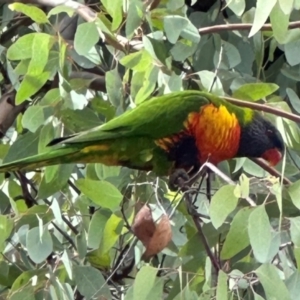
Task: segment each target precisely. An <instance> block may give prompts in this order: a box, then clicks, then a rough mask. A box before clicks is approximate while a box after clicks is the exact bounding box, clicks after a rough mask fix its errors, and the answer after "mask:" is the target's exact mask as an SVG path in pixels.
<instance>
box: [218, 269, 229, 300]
mask: <svg viewBox="0 0 300 300" xmlns="http://www.w3.org/2000/svg"><path fill="white" fill-rule="evenodd" d="M227 299H228V297H227V275H226V274H225V273H224V272H223V271H222V270H220V271H219V275H218V283H217V296H216V300H227Z"/></svg>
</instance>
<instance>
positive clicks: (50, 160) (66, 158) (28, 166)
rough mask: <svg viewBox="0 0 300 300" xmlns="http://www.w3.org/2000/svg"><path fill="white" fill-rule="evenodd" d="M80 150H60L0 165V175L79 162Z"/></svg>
mask: <svg viewBox="0 0 300 300" xmlns="http://www.w3.org/2000/svg"><path fill="white" fill-rule="evenodd" d="M79 156H81V155H80V150H79V149H77V148H75V147H74V148H69V147H68V148H62V149H56V150H52V151H51V152H46V153H42V154H37V155H34V156H30V157H26V158H22V159H19V160H15V161H13V162H11V163H9V162H8V163H5V164H3V165H0V173H4V172H13V171H20V170H26V171H33V170H35V169H38V168H41V167H45V166H52V165H57V164H64V163H72V162H76V161H77V162H78V161H79V158H80V157H79Z"/></svg>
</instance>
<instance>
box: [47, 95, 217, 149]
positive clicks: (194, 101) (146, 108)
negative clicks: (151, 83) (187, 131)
mask: <svg viewBox="0 0 300 300" xmlns="http://www.w3.org/2000/svg"><path fill="white" fill-rule="evenodd" d="M210 97H212V96H211V95H210V94H208V93H204V92H198V91H184V92H178V93H172V94H168V95H164V96H161V97H156V98H153V99H151V100H149V101H145V102H143V103H142V104H141V105H139V106H137V107H136V108H135V109H133V110H131V111H128V112H126V113H124V114H123V115H121V116H119V117H117V118H115V119H112V120H111V121H109V122H108V123H106V124H104V125H101V126H98V127H96V128H94V129H92V130H88V131H84V132H82V133H79V134H75V135H73V136H71V137H67V138H66V139H64V138H62V139H57V143H62V144H77V143H93V142H95V141H102V140H108V139H116V138H120V137H123V138H124V137H139V136H143V137H149V138H152V139H159V138H162V137H166V136H170V135H172V134H174V133H178V132H180V131H181V130H182V129H183V123H184V121H185V120H186V118H187V115H188V114H189V113H190V112H198V111H199V110H200V108H201V106H203V105H205V104H208V103H209V102H210ZM57 143H56V142H55V141H54V142H53V143H51V145H54V144H57Z"/></svg>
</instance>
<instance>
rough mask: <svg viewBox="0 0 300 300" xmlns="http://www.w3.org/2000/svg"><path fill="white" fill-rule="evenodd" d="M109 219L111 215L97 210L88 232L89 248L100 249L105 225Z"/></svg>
mask: <svg viewBox="0 0 300 300" xmlns="http://www.w3.org/2000/svg"><path fill="white" fill-rule="evenodd" d="M108 219H109V215H108V214H107V213H105V211H104V210H102V209H101V210H97V211H96V212H95V213H94V214H93V216H92V220H91V222H90V224H89V231H88V246H89V248H92V249H97V248H99V245H100V242H101V240H102V237H103V232H104V228H105V224H106V222H107V220H108Z"/></svg>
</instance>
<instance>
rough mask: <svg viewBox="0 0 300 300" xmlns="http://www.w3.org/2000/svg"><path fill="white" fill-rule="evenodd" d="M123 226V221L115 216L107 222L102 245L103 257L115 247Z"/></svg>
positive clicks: (101, 252)
mask: <svg viewBox="0 0 300 300" xmlns="http://www.w3.org/2000/svg"><path fill="white" fill-rule="evenodd" d="M123 224H124V221H123V219H122V218H120V217H118V216H117V215H115V214H112V215H111V216H110V218H109V219H108V220H107V222H106V224H105V228H104V231H103V236H102V241H101V245H100V254H101V255H103V254H106V253H107V252H108V251H109V250H110V249H111V248H112V247H113V246H114V245H115V243H116V242H117V240H118V239H119V236H120V234H121V232H122V229H123Z"/></svg>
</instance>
